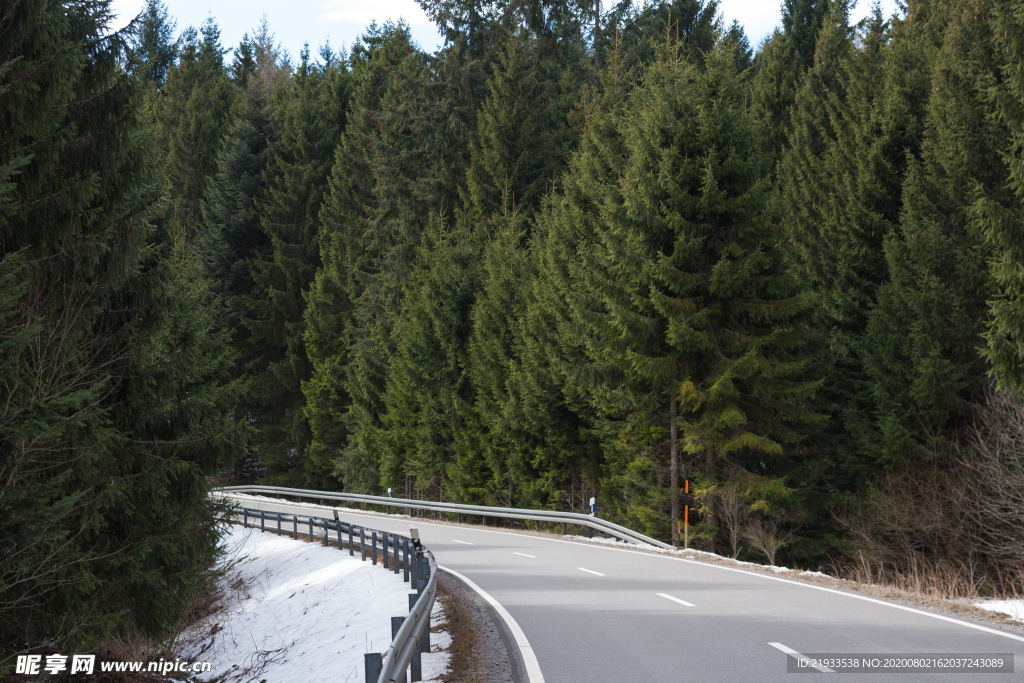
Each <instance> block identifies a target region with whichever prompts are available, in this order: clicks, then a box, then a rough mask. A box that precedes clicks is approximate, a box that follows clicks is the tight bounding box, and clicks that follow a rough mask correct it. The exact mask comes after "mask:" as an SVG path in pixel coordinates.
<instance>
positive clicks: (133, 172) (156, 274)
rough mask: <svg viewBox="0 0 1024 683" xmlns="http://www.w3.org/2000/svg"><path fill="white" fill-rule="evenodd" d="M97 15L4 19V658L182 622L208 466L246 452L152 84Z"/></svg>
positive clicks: (85, 645) (76, 12)
mask: <svg viewBox="0 0 1024 683" xmlns="http://www.w3.org/2000/svg"><path fill="white" fill-rule="evenodd" d="M110 16H111V15H110V11H109V6H108V4H107V3H103V2H99V3H97V2H81V3H78V2H64V3H58V2H40V3H18V4H16V5H14V6H12V8H11V11H10V12H9V13H6V14H5V15H4V16H3V18H2V19H0V24H2V30H0V63H3V64H5V65H6V71H5V72H4V75H3V77H2V78H3V79H4V80H3V86H2V87H0V119H2V121H3V124H2V126H0V136H3V143H2V145H0V147H2V149H3V150H4V151H3V153H2V155H0V169H2V171H0V173H2V177H3V191H0V252H2V253H3V255H4V258H3V260H2V262H0V263H2V265H0V288H2V290H3V292H4V300H3V303H2V304H0V319H2V324H3V325H4V332H3V336H2V338H3V342H2V343H0V348H2V354H3V356H2V358H0V367H2V369H0V372H2V373H3V374H4V377H5V380H7V381H5V383H4V384H3V388H2V392H3V396H2V398H0V400H3V401H4V404H5V405H6V406H7V407H8V410H7V411H5V413H4V415H3V417H0V430H2V433H0V447H2V452H3V457H2V459H0V469H2V471H3V482H4V484H3V486H2V487H0V508H2V509H4V510H5V511H7V513H8V514H5V515H4V516H3V518H2V521H0V547H2V548H3V551H2V555H0V557H2V559H0V595H2V599H0V604H2V605H3V607H2V609H3V610H4V612H3V615H2V618H0V639H2V643H3V645H2V646H0V648H2V649H4V650H5V651H6V652H9V653H10V652H15V651H24V648H25V646H26V644H27V645H28V647H29V648H33V649H34V648H44V647H45V648H52V647H54V646H57V647H60V648H64V647H67V648H68V649H71V650H78V651H81V650H87V649H89V648H91V647H94V646H95V645H97V644H98V643H100V642H102V641H103V640H104V639H105V638H106V637H107V636H108V635H109V634H110V632H111V630H112V629H113V628H114V627H115V626H116V625H117V624H119V623H122V622H128V623H129V625H130V627H131V628H132V629H135V630H136V631H138V632H141V633H143V634H145V635H148V636H151V637H154V638H162V637H166V635H168V633H170V632H171V631H173V630H174V629H175V628H176V627H178V626H179V622H180V619H182V618H183V616H184V614H183V610H184V609H185V608H186V606H187V605H188V604H189V601H190V599H191V598H192V596H194V595H195V593H196V591H197V589H198V587H199V584H200V581H201V577H202V572H203V570H204V569H205V568H206V567H207V566H209V563H210V561H211V560H212V559H213V557H214V555H215V553H216V540H217V539H216V533H215V529H214V519H213V516H212V514H210V508H209V502H208V500H207V490H208V489H207V487H208V484H207V479H206V477H207V475H208V474H209V473H210V472H211V470H212V469H213V466H214V465H215V464H216V463H218V462H224V461H225V460H229V459H230V458H231V457H232V456H233V455H234V454H235V453H236V452H237V450H238V449H240V448H241V447H243V446H244V435H242V434H240V433H239V432H238V431H237V430H236V429H235V427H233V426H232V425H231V423H230V421H229V420H228V419H227V411H228V410H229V409H230V407H231V405H232V404H233V403H234V400H235V396H236V391H237V387H233V386H229V385H224V384H223V382H224V375H223V371H224V370H225V369H226V366H227V364H228V363H229V360H228V357H227V355H226V349H225V347H224V343H223V342H224V337H223V335H222V334H218V333H217V332H216V331H215V325H213V324H212V322H211V321H212V317H211V309H210V302H211V300H210V298H209V295H208V289H207V286H206V283H205V282H203V281H202V280H201V278H197V277H196V276H195V268H194V263H195V262H194V260H193V261H191V263H192V266H186V265H185V264H183V263H179V262H178V261H177V260H176V259H175V257H174V255H173V252H172V250H171V248H170V245H171V242H170V240H169V239H168V238H167V237H166V235H167V232H166V227H167V218H166V214H165V207H166V205H165V204H162V203H161V202H160V201H159V188H160V186H161V183H162V179H161V178H160V174H159V171H160V162H159V156H158V154H157V153H155V151H154V150H155V145H154V144H153V140H152V138H151V137H150V136H149V135H148V133H147V130H146V129H145V128H144V126H143V125H141V124H142V121H143V120H144V117H143V116H142V114H141V105H142V101H143V91H144V89H145V87H144V85H143V83H142V82H141V80H135V79H133V78H132V77H131V76H130V75H129V74H128V73H126V71H125V70H124V69H123V65H124V64H125V63H126V62H127V59H128V46H127V45H126V43H125V37H124V35H118V34H114V35H110V34H109V33H108V32H107V30H106V29H107V23H108V22H109V20H110ZM73 140H79V141H80V144H70V143H71V141H73ZM57 292H59V293H60V295H59V296H55V295H54V293H57ZM40 349H41V350H43V353H38V352H37V350H40ZM8 610H10V611H8Z"/></svg>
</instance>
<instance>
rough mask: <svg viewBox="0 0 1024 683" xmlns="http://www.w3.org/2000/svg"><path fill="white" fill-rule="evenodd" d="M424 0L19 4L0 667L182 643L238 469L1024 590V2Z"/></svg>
mask: <svg viewBox="0 0 1024 683" xmlns="http://www.w3.org/2000/svg"><path fill="white" fill-rule="evenodd" d="M418 2H419V4H420V5H421V6H422V7H423V9H424V10H425V11H426V12H427V14H428V15H429V16H430V18H431V19H432V20H433V21H434V22H435V23H436V24H437V26H438V27H439V30H440V31H441V33H442V35H443V36H444V42H443V45H442V46H441V47H440V48H438V49H437V50H436V51H433V52H430V51H426V50H424V49H422V48H421V47H420V46H418V45H417V44H415V42H414V41H413V40H412V38H411V33H410V29H409V26H407V25H406V24H404V23H402V22H389V23H384V24H371V25H370V26H368V27H366V29H365V31H364V32H363V34H362V35H361V37H360V38H359V39H358V40H357V41H356V42H355V43H354V44H353V45H351V46H348V47H346V48H345V49H344V50H341V51H339V50H337V49H336V47H335V46H332V45H330V44H324V45H320V46H306V47H305V48H304V49H303V50H302V51H301V52H300V53H299V54H297V55H296V54H289V53H288V52H287V51H286V50H284V49H282V48H281V47H280V45H279V44H278V43H277V41H276V39H275V36H274V32H273V28H274V27H273V26H271V25H269V24H268V22H267V21H266V19H264V20H263V21H260V18H259V17H253V23H254V28H253V29H252V30H251V31H250V32H249V33H247V34H246V35H245V37H244V38H243V39H242V40H241V42H240V43H239V44H238V45H225V44H223V43H222V40H221V34H220V29H219V27H218V24H217V22H216V19H215V17H213V16H210V17H209V18H208V19H207V20H206V21H205V22H204V23H203V24H202V25H201V26H199V27H197V28H196V27H179V26H177V23H176V20H175V18H174V17H173V16H172V15H171V13H170V10H169V8H168V6H166V5H165V4H163V3H162V2H161V0H147V2H146V5H145V9H144V10H143V12H142V13H141V14H140V15H139V16H138V17H137V18H136V19H135V20H134V21H133V22H132V23H131V24H130V25H129V26H128V27H127V28H126V29H123V30H120V31H111V30H110V29H109V28H108V26H109V24H110V22H111V11H112V10H111V3H110V0H4V2H3V3H0V6H2V8H3V10H2V11H0V663H2V662H3V660H7V659H9V658H10V657H11V656H13V655H14V654H16V653H21V652H26V651H29V650H31V649H32V648H36V647H39V646H41V645H43V644H45V645H47V646H61V647H65V649H72V648H78V649H79V650H80V651H84V650H85V649H88V648H92V647H96V646H98V645H99V644H101V643H103V642H105V641H106V640H107V639H108V638H110V637H111V635H112V634H116V633H124V632H130V633H135V634H141V635H142V636H145V637H150V638H161V637H165V636H166V635H167V634H169V633H174V632H175V629H177V628H179V626H180V625H181V624H182V623H184V622H185V621H186V620H187V619H188V618H189V614H190V611H192V610H194V609H195V598H196V597H197V596H199V595H201V592H202V590H203V586H204V585H205V581H206V580H207V578H206V576H207V569H208V568H209V567H210V566H211V565H212V563H213V562H214V560H215V559H216V557H217V540H218V532H217V527H216V524H215V521H214V520H215V513H216V509H215V506H214V504H213V503H211V502H210V500H209V499H208V496H207V494H208V492H209V490H210V489H211V487H213V486H216V485H219V484H228V483H249V482H258V483H263V484H268V485H277V486H292V487H300V488H309V489H323V490H338V491H341V490H343V491H348V492H353V493H371V494H381V493H383V492H385V491H387V490H388V489H392V490H393V491H394V495H395V496H397V497H406V498H417V499H427V500H443V501H454V502H462V503H474V504H483V505H500V506H512V507H525V508H537V509H555V510H563V511H576V512H589V500H590V498H591V497H594V498H596V501H597V515H599V516H600V517H602V518H606V519H610V520H612V521H615V522H617V523H620V524H624V525H626V526H629V527H631V528H634V529H636V530H638V531H641V532H643V533H645V534H649V535H651V536H654V537H657V538H659V539H662V540H664V541H666V542H674V543H676V544H679V545H681V544H682V543H683V533H682V530H681V527H680V522H682V520H683V518H684V509H685V508H686V507H687V506H688V508H689V516H688V521H689V528H688V533H687V539H688V540H687V542H688V543H689V545H690V547H695V548H699V549H703V550H708V551H714V552H717V553H720V554H723V555H727V556H729V557H734V558H740V559H745V560H751V561H758V562H767V563H771V564H786V565H788V566H793V567H802V568H806V569H813V570H822V571H825V572H827V573H830V574H833V575H839V576H851V577H854V576H855V577H857V578H862V579H870V580H878V581H882V580H891V581H900V580H913V579H915V578H920V577H925V578H926V579H928V578H930V579H932V580H939V579H942V580H946V579H948V582H949V583H950V585H953V584H955V585H958V586H963V587H964V591H966V592H970V593H974V594H980V595H995V594H1004V593H1019V591H1021V590H1024V570H1022V567H1024V407H1022V401H1021V396H1022V391H1024V157H1022V154H1024V8H1022V6H1021V4H1020V3H1018V2H1014V1H1012V0H907V2H906V3H901V5H900V8H899V10H898V11H897V12H896V14H894V15H893V16H885V15H884V14H883V13H882V11H881V10H880V9H879V8H878V7H877V6H876V7H875V8H874V9H873V11H872V12H871V13H870V14H869V15H868V17H867V18H866V19H864V20H863V21H860V22H859V23H853V22H852V19H851V4H852V3H851V0H782V3H781V4H782V24H781V26H780V27H779V28H778V29H777V30H776V31H775V32H774V33H773V34H772V35H770V36H768V37H767V38H766V39H765V40H764V41H763V42H761V44H759V45H756V46H754V45H751V43H750V41H749V40H748V38H747V36H746V35H745V33H744V30H743V28H742V26H740V25H739V24H738V23H736V22H733V23H732V24H731V25H729V24H726V23H725V22H724V20H723V19H722V15H721V11H720V7H719V5H718V2H717V0H671V1H666V0H651V1H650V2H635V1H634V0H620V1H618V2H615V1H614V0H609V1H608V2H605V3H602V2H601V1H600V0H594V1H591V0H516V1H512V0H495V1H492V2H480V1H479V0H418ZM687 482H688V484H687ZM687 485H688V487H689V494H687V493H685V488H686V487H687Z"/></svg>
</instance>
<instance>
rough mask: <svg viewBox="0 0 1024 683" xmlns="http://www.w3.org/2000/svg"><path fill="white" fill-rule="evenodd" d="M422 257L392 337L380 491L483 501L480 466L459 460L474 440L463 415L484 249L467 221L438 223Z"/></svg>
mask: <svg viewBox="0 0 1024 683" xmlns="http://www.w3.org/2000/svg"><path fill="white" fill-rule="evenodd" d="M417 255H418V258H417V259H416V265H415V266H413V270H412V272H411V273H410V275H409V278H408V280H407V281H406V285H405V287H404V295H403V297H402V308H401V313H400V315H399V316H398V317H397V318H396V320H395V322H394V329H393V332H392V343H393V345H394V350H393V352H392V353H391V356H390V358H389V360H390V363H389V365H388V374H387V385H386V389H385V392H384V395H383V397H382V398H383V402H384V405H385V406H386V408H385V413H384V414H383V415H382V417H381V423H382V429H381V439H382V441H383V444H384V446H385V448H384V450H383V457H382V459H381V467H380V478H381V481H380V485H381V487H382V488H384V487H389V486H390V487H393V488H397V489H398V490H405V492H406V493H407V494H410V495H412V496H414V497H421V498H425V499H428V500H453V499H455V500H460V501H466V500H480V499H481V495H480V493H481V492H480V491H477V490H475V487H474V484H475V483H476V482H477V481H479V480H480V479H481V478H482V477H481V476H480V474H479V473H477V472H474V471H473V468H475V469H481V468H482V464H483V463H466V462H459V461H458V460H457V448H458V447H459V445H460V442H461V441H463V440H464V439H466V438H473V436H475V435H473V434H468V433H467V432H468V430H466V429H465V428H464V424H463V421H462V419H461V415H462V414H463V413H464V412H466V408H465V405H464V404H465V403H466V402H468V401H470V400H471V398H472V389H471V387H470V382H469V377H468V371H467V370H468V369H467V367H466V347H467V345H468V343H469V337H470V332H471V329H472V326H471V316H470V312H471V310H472V307H473V302H474V299H475V297H476V293H477V291H478V289H479V259H480V248H479V245H478V244H477V242H476V240H475V239H474V236H473V234H472V232H471V231H470V230H469V229H468V226H467V225H466V223H465V221H462V222H461V225H456V226H455V227H454V228H453V227H449V226H446V225H445V222H444V221H443V220H442V219H441V218H438V219H437V220H435V221H433V222H432V223H431V225H430V226H429V228H428V231H427V232H426V233H425V234H424V235H423V242H422V245H421V247H420V249H419V253H418V254H417Z"/></svg>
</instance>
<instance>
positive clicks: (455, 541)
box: [452, 538, 476, 545]
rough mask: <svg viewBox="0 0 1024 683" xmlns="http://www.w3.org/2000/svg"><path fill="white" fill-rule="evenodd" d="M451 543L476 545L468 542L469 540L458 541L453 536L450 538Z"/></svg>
mask: <svg viewBox="0 0 1024 683" xmlns="http://www.w3.org/2000/svg"><path fill="white" fill-rule="evenodd" d="M452 543H461V544H462V545H476V543H470V542H469V541H458V540H456V539H454V538H453V539H452Z"/></svg>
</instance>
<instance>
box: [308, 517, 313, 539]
mask: <svg viewBox="0 0 1024 683" xmlns="http://www.w3.org/2000/svg"><path fill="white" fill-rule="evenodd" d="M309 542H310V543H312V542H313V518H312V517H310V518H309Z"/></svg>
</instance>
